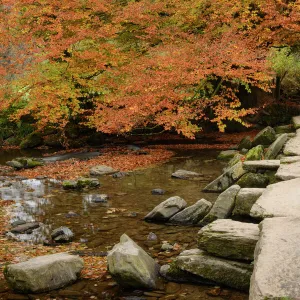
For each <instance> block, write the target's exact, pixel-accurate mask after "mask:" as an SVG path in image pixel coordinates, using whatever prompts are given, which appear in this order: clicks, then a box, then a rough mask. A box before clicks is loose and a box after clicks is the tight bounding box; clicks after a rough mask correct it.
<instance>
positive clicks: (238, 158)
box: [226, 153, 244, 170]
mask: <svg viewBox="0 0 300 300" xmlns="http://www.w3.org/2000/svg"><path fill="white" fill-rule="evenodd" d="M243 157H244V155H242V154H239V153H237V154H235V156H234V157H233V158H232V159H231V160H230V161H229V162H228V167H227V168H226V170H229V169H230V168H231V167H233V166H234V165H236V164H237V163H238V162H240V161H241V160H242V158H243Z"/></svg>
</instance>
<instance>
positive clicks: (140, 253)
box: [107, 234, 159, 289]
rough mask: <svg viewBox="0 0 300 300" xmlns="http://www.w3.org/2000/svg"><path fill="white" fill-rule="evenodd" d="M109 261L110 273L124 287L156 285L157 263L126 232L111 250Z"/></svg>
mask: <svg viewBox="0 0 300 300" xmlns="http://www.w3.org/2000/svg"><path fill="white" fill-rule="evenodd" d="M107 263H108V270H109V272H110V274H111V275H112V277H113V278H114V279H115V280H116V281H117V282H118V283H119V284H120V285H121V286H123V287H130V288H149V289H154V288H155V287H156V281H157V276H158V269H159V268H158V265H157V263H156V262H155V261H154V259H153V258H151V257H150V256H149V255H148V254H147V253H146V252H145V251H144V250H143V249H142V248H141V247H139V246H138V245H137V244H136V243H135V242H134V241H133V240H132V239H130V238H129V237H128V236H127V235H126V234H123V235H122V236H121V238H120V243H119V244H117V245H115V246H114V247H113V249H112V250H111V251H109V253H108V255H107Z"/></svg>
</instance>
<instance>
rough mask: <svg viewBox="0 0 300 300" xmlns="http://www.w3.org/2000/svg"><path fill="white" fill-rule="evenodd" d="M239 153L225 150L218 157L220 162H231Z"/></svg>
mask: <svg viewBox="0 0 300 300" xmlns="http://www.w3.org/2000/svg"><path fill="white" fill-rule="evenodd" d="M238 153H239V152H238V151H237V150H225V151H221V152H220V154H219V155H218V157H217V159H220V160H230V159H231V158H233V157H234V156H235V155H236V154H238Z"/></svg>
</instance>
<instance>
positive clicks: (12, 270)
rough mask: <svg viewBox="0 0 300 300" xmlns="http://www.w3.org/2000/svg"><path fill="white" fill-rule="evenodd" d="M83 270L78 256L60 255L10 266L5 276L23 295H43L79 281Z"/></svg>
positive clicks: (42, 257)
mask: <svg viewBox="0 0 300 300" xmlns="http://www.w3.org/2000/svg"><path fill="white" fill-rule="evenodd" d="M82 268H83V260H82V259H81V258H79V257H78V256H74V255H70V254H67V253H58V254H52V255H45V256H39V257H35V258H32V259H30V260H28V261H26V262H22V263H18V264H12V265H8V266H7V267H6V269H5V270H4V275H5V278H6V280H7V281H8V283H9V284H10V286H11V287H12V288H13V289H14V290H16V291H18V292H21V293H41V292H46V291H51V290H54V289H58V288H61V287H64V286H66V285H68V284H70V283H72V282H74V281H76V280H77V278H78V276H79V274H80V272H81V270H82Z"/></svg>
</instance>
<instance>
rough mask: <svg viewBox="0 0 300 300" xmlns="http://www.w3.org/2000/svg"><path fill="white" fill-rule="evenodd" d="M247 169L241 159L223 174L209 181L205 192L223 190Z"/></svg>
mask: <svg viewBox="0 0 300 300" xmlns="http://www.w3.org/2000/svg"><path fill="white" fill-rule="evenodd" d="M245 173H247V171H245V170H244V169H243V163H242V162H241V161H240V162H238V163H236V164H235V165H234V166H233V167H231V168H230V169H228V170H226V171H225V172H224V173H223V174H222V175H221V176H219V177H218V178H217V179H215V180H214V181H212V182H211V183H209V184H208V185H207V186H206V187H205V188H204V189H203V191H204V192H223V191H225V190H226V189H227V188H229V187H230V186H231V185H232V184H234V183H235V182H236V181H237V180H238V179H239V178H240V177H242V176H243V175H244V174H245Z"/></svg>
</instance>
